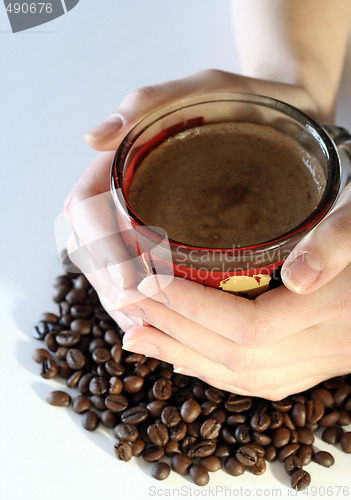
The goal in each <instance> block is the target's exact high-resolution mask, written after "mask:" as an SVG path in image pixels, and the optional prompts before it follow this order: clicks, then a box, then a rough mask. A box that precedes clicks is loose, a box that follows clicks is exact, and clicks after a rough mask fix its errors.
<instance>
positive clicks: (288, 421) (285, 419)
mask: <svg viewBox="0 0 351 500" xmlns="http://www.w3.org/2000/svg"><path fill="white" fill-rule="evenodd" d="M283 426H284V427H286V428H287V429H290V430H291V431H295V430H296V426H295V424H294V422H293V421H292V420H291V418H290V415H289V413H283Z"/></svg>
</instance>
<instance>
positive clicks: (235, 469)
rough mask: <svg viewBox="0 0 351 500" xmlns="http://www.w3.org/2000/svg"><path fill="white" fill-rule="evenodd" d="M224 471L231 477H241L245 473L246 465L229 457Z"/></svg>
mask: <svg viewBox="0 0 351 500" xmlns="http://www.w3.org/2000/svg"><path fill="white" fill-rule="evenodd" d="M209 458H210V457H209ZM224 470H225V471H226V472H228V474H230V475H231V476H241V475H242V474H244V472H245V465H244V464H242V463H241V462H239V461H238V460H237V459H236V458H235V457H227V458H226V459H225V460H224Z"/></svg>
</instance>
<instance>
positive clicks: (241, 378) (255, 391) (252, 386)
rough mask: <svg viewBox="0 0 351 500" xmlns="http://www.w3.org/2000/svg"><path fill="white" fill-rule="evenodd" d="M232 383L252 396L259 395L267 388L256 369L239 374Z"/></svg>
mask: <svg viewBox="0 0 351 500" xmlns="http://www.w3.org/2000/svg"><path fill="white" fill-rule="evenodd" d="M233 385H234V386H236V387H239V388H240V389H241V390H242V391H244V392H245V394H248V395H252V396H259V395H260V394H261V393H262V392H264V391H266V390H267V389H268V388H267V382H266V381H265V379H264V378H263V377H262V375H261V374H260V372H257V371H251V372H246V373H241V374H239V375H238V377H237V378H236V380H234V383H233Z"/></svg>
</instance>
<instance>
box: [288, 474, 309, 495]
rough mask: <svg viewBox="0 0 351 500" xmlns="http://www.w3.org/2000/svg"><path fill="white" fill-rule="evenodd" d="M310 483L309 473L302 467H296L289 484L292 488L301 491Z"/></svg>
mask: <svg viewBox="0 0 351 500" xmlns="http://www.w3.org/2000/svg"><path fill="white" fill-rule="evenodd" d="M310 483H311V476H310V474H309V473H308V472H307V471H305V470H302V469H298V470H297V471H295V472H294V473H293V475H292V476H291V486H292V487H293V489H294V490H297V491H302V490H304V489H305V488H307V486H309V485H310Z"/></svg>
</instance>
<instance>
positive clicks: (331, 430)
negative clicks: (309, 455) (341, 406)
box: [322, 426, 344, 444]
mask: <svg viewBox="0 0 351 500" xmlns="http://www.w3.org/2000/svg"><path fill="white" fill-rule="evenodd" d="M343 433H344V431H343V430H342V429H341V428H340V427H336V426H333V427H327V428H326V429H324V431H323V434H322V439H323V441H324V442H326V443H329V444H337V443H338V442H339V441H340V438H341V436H342V435H343Z"/></svg>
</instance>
